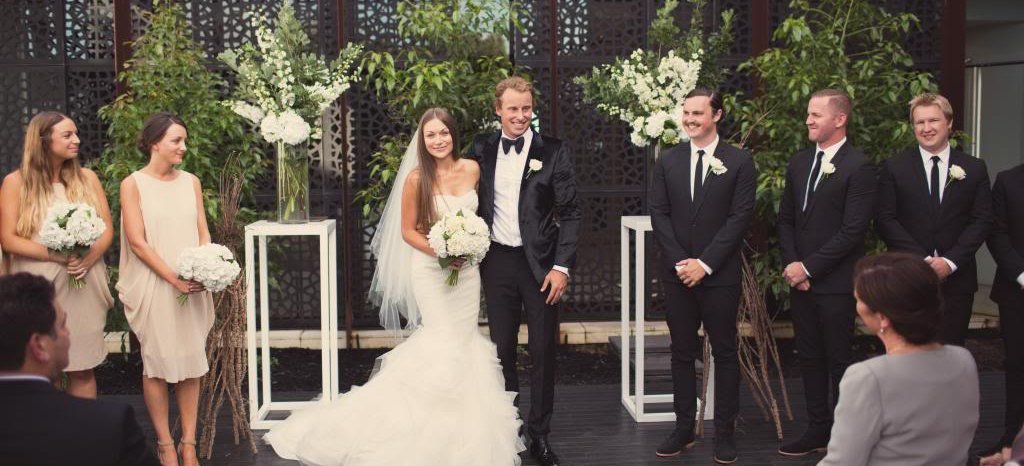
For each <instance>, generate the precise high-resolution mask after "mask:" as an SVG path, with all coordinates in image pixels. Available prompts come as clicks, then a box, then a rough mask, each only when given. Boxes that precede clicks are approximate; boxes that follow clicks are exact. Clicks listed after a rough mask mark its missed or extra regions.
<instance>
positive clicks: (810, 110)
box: [805, 96, 846, 147]
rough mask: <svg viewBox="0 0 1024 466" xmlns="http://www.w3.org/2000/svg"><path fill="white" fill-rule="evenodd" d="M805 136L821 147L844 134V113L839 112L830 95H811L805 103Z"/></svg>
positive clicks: (836, 140)
mask: <svg viewBox="0 0 1024 466" xmlns="http://www.w3.org/2000/svg"><path fill="white" fill-rule="evenodd" d="M805 124H806V125H807V138H808V139H810V140H811V141H814V142H816V143H818V145H820V146H822V147H828V146H830V145H832V144H833V143H836V142H839V140H840V139H842V138H843V137H844V136H846V115H845V114H843V113H839V112H838V111H837V109H836V107H835V105H832V103H831V97H827V96H826V97H813V98H811V100H810V101H809V102H808V103H807V120H806V121H805Z"/></svg>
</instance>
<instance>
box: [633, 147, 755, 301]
mask: <svg viewBox="0 0 1024 466" xmlns="http://www.w3.org/2000/svg"><path fill="white" fill-rule="evenodd" d="M713 155H714V156H715V157H717V158H718V159H719V160H721V161H722V164H724V165H725V168H726V171H725V173H722V174H720V175H716V174H714V173H707V174H706V176H705V177H704V186H703V187H702V188H701V190H700V191H699V193H695V194H697V195H696V196H695V197H694V198H693V200H691V197H690V184H691V180H692V179H693V174H692V173H691V172H690V144H689V143H683V144H680V145H677V146H675V147H673V148H671V149H669V150H667V151H665V153H664V154H662V156H661V157H660V158H659V159H658V161H657V162H656V163H655V164H654V186H653V187H652V189H651V193H650V198H649V199H650V211H651V225H652V227H653V229H654V236H655V238H656V239H657V241H658V245H659V247H660V248H661V257H662V260H661V263H660V264H659V267H658V268H659V270H660V273H661V274H662V277H663V278H665V279H668V280H671V279H677V278H676V273H675V264H676V263H677V262H679V261H681V260H683V259H686V258H690V257H693V258H696V259H700V260H701V261H703V262H704V263H705V264H707V266H708V267H710V268H711V271H712V273H711V275H708V276H707V277H705V278H704V280H703V281H702V282H701V283H702V284H703V285H706V286H727V285H738V284H739V283H740V276H741V272H740V263H741V260H740V250H741V247H740V246H741V245H742V244H743V238H744V237H745V236H746V234H747V230H748V228H750V222H751V221H752V220H753V218H754V193H755V191H756V189H757V172H756V171H755V169H754V160H753V159H752V158H751V157H750V154H748V153H746V152H744V151H742V150H740V149H737V148H735V147H733V146H730V145H728V144H726V143H725V141H721V140H720V141H719V143H718V146H716V147H715V153H714V154H713Z"/></svg>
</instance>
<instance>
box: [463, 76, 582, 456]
mask: <svg viewBox="0 0 1024 466" xmlns="http://www.w3.org/2000/svg"><path fill="white" fill-rule="evenodd" d="M494 97H495V100H494V112H495V113H496V114H497V115H498V117H499V118H501V131H496V132H494V133H491V134H482V135H480V136H477V138H476V140H474V141H473V146H472V148H471V149H470V153H469V154H468V156H469V157H471V158H474V159H476V160H477V161H479V162H480V169H481V177H480V190H479V191H480V208H479V210H480V212H479V214H480V217H481V218H483V219H484V221H486V222H487V225H488V226H490V227H491V249H490V251H489V252H488V254H487V258H486V259H485V260H484V262H483V263H482V264H481V268H480V271H481V278H482V281H483V287H484V295H485V299H486V300H487V317H488V324H489V326H490V333H491V340H492V341H494V344H495V345H497V347H498V357H499V358H500V359H501V366H502V372H503V373H504V376H505V389H506V390H508V391H512V392H517V393H518V392H519V380H518V379H517V376H516V345H517V343H518V340H519V338H518V335H519V325H520V322H521V321H522V317H521V314H522V312H523V310H524V309H525V310H526V325H527V328H528V329H529V351H530V356H531V359H532V360H533V367H532V368H531V369H530V415H529V418H528V420H527V432H528V433H529V435H530V438H531V440H532V441H531V443H530V456H532V457H533V458H534V460H536V461H537V463H538V464H541V465H544V466H552V465H557V464H558V457H557V456H556V455H555V452H554V451H552V449H551V445H550V444H549V443H548V437H547V435H548V432H549V431H550V430H551V413H552V411H553V408H554V395H555V349H556V347H557V346H558V306H557V304H558V301H559V300H560V299H561V297H562V294H563V293H565V290H566V287H567V285H568V282H569V269H570V268H571V267H573V266H574V265H575V264H576V236H577V232H578V230H579V223H580V209H579V206H577V203H576V175H575V172H574V169H573V165H572V160H571V159H570V157H569V152H568V149H567V148H566V147H565V145H563V144H562V142H561V141H559V140H557V139H554V138H551V137H548V136H541V135H540V134H539V133H537V132H535V131H534V130H533V129H532V128H530V121H531V120H532V119H533V86H532V85H531V84H530V83H529V82H528V81H526V80H525V79H523V78H520V77H518V76H513V77H509V78H507V79H505V80H503V81H501V82H500V83H498V85H497V86H496V87H495V90H494Z"/></svg>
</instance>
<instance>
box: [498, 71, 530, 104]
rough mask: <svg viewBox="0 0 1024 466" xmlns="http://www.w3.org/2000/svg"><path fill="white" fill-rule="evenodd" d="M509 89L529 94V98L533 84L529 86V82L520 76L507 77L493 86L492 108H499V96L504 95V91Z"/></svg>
mask: <svg viewBox="0 0 1024 466" xmlns="http://www.w3.org/2000/svg"><path fill="white" fill-rule="evenodd" d="M509 89H512V90H514V91H519V92H529V93H530V95H531V96H532V95H533V84H530V81H527V80H525V79H523V78H522V77H520V76H509V77H507V78H505V79H502V80H501V82H499V83H498V85H497V86H494V108H501V96H503V95H505V91H507V90H509Z"/></svg>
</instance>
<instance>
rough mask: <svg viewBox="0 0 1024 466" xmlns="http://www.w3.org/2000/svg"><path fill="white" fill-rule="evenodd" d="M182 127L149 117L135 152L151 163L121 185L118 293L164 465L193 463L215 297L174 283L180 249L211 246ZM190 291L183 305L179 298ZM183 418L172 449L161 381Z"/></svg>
mask: <svg viewBox="0 0 1024 466" xmlns="http://www.w3.org/2000/svg"><path fill="white" fill-rule="evenodd" d="M187 138H188V130H187V129H186V128H185V123H184V122H183V121H181V119H179V118H178V117H176V116H174V115H172V114H170V113H157V114H154V115H152V116H150V117H149V119H147V120H146V123H145V124H144V125H143V127H142V133H141V134H140V135H139V150H141V151H142V152H143V153H144V154H146V155H147V156H149V164H147V165H146V166H145V167H143V168H142V169H141V170H139V171H136V172H135V173H132V174H131V175H130V176H128V177H127V178H125V179H124V181H123V182H121V269H120V279H119V280H118V282H117V291H118V292H119V294H120V297H121V301H122V302H124V312H125V316H126V317H127V318H128V323H129V325H131V327H132V330H133V331H134V332H135V334H136V335H137V336H138V338H139V344H140V349H141V352H142V395H143V398H144V399H145V401H146V408H147V409H148V410H149V417H150V419H152V421H153V427H154V429H155V430H156V436H157V447H158V448H157V451H158V453H159V455H160V461H161V463H162V464H164V465H177V464H178V460H179V456H180V459H181V461H182V463H183V464H185V465H188V466H192V465H195V464H198V463H197V455H196V420H197V418H198V411H199V377H201V376H202V375H203V374H206V372H207V371H208V370H209V365H208V364H207V361H206V337H207V335H208V334H209V332H210V328H211V327H212V326H213V319H214V314H213V298H212V296H211V295H210V292H209V291H206V290H204V289H203V287H202V285H200V284H198V283H195V282H191V281H184V280H180V279H179V278H178V274H177V273H176V272H175V270H174V264H175V263H176V262H177V258H178V255H179V254H180V253H181V251H182V250H184V249H185V248H189V247H195V246H199V245H202V244H207V243H209V242H210V231H209V228H208V227H207V224H206V214H205V211H204V209H203V195H202V188H201V187H200V185H199V179H198V178H196V177H195V176H194V175H192V174H191V173H188V172H185V171H182V170H178V169H177V168H175V166H176V165H178V164H180V163H181V162H182V159H183V158H184V157H185V151H186V145H185V140H186V139H187ZM183 293H184V294H188V299H187V300H186V301H185V304H184V305H181V304H179V303H178V301H177V297H178V296H179V295H180V294H183ZM168 383H174V384H176V386H175V388H174V394H175V397H176V398H177V401H178V411H179V412H180V413H181V442H180V444H179V445H178V448H177V450H175V448H174V440H173V438H172V437H171V431H170V426H169V424H168V414H167V412H168V405H169V400H168V395H167V384H168Z"/></svg>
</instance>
